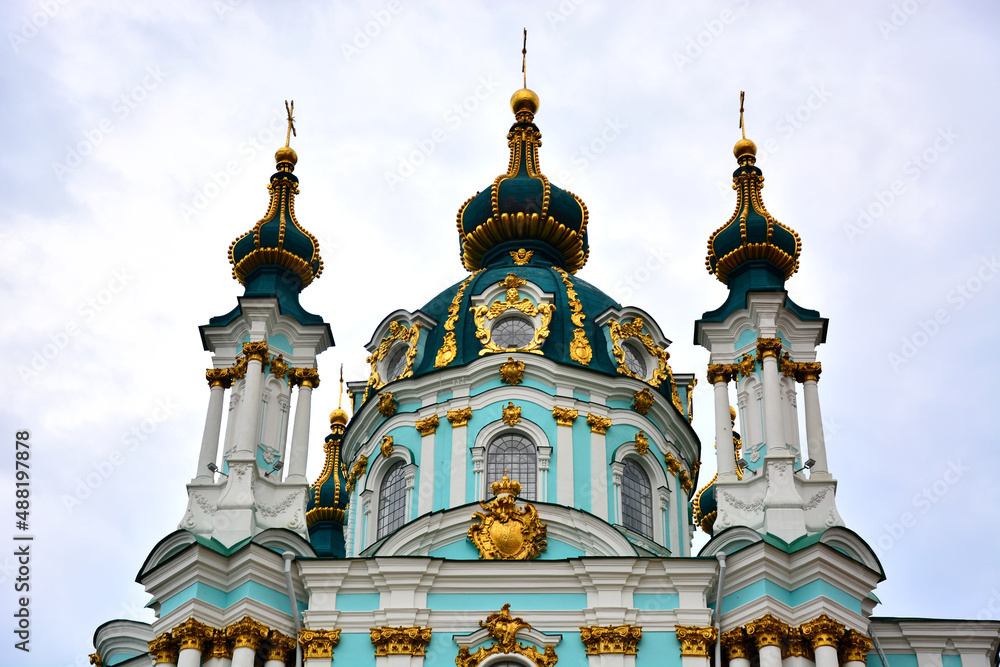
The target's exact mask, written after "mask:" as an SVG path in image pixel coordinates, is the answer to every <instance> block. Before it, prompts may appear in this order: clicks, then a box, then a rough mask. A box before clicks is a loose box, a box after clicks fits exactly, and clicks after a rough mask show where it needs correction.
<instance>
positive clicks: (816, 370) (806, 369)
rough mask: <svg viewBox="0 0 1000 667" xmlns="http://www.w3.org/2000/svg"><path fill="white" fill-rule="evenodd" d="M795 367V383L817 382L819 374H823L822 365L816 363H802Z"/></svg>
mask: <svg viewBox="0 0 1000 667" xmlns="http://www.w3.org/2000/svg"><path fill="white" fill-rule="evenodd" d="M795 366H796V368H795V380H796V382H810V381H812V382H819V374H820V373H822V372H823V364H821V363H820V362H818V361H802V362H799V363H798V364H796V365H795Z"/></svg>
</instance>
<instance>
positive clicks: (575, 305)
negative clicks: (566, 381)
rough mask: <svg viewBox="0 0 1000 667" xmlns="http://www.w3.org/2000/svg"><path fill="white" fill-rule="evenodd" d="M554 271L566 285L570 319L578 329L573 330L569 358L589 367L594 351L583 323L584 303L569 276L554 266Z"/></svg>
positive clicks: (584, 317) (584, 316)
mask: <svg viewBox="0 0 1000 667" xmlns="http://www.w3.org/2000/svg"><path fill="white" fill-rule="evenodd" d="M552 269H553V270H554V271H556V272H557V273H558V274H559V275H560V276H562V281H563V284H564V285H566V299H567V300H568V301H569V310H570V316H569V319H570V322H572V323H573V325H574V326H576V329H574V330H573V340H571V341H570V342H569V358H570V359H572V360H573V361H575V362H577V363H578V364H583V365H584V366H588V365H589V364H590V360H591V359H592V358H593V356H594V351H593V350H591V349H590V341H589V340H587V334H586V332H585V331H584V330H583V321H584V319H586V317H587V316H586V315H584V314H583V303H582V302H581V301H580V297H579V296H577V293H576V290H575V289H573V281H572V280H570V279H569V274H568V273H566V272H565V271H563V270H562V269H560V268H559V267H558V266H553V267H552Z"/></svg>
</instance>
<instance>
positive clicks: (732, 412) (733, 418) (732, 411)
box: [729, 405, 736, 424]
mask: <svg viewBox="0 0 1000 667" xmlns="http://www.w3.org/2000/svg"><path fill="white" fill-rule="evenodd" d="M729 421H731V422H732V423H734V424H735V423H736V408H734V407H733V406H731V405H730V406H729Z"/></svg>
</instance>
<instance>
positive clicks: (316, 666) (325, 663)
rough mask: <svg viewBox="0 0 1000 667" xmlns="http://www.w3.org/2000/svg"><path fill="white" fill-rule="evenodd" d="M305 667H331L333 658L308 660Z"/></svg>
mask: <svg viewBox="0 0 1000 667" xmlns="http://www.w3.org/2000/svg"><path fill="white" fill-rule="evenodd" d="M304 664H305V667H333V658H309V659H308V660H306V661H305V663H304Z"/></svg>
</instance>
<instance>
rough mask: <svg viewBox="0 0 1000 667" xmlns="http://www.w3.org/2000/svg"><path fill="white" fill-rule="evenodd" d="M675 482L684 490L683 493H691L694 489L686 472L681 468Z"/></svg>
mask: <svg viewBox="0 0 1000 667" xmlns="http://www.w3.org/2000/svg"><path fill="white" fill-rule="evenodd" d="M677 481H679V482H680V483H681V488H682V489H684V493H691V489H693V488H694V482H692V481H691V477H690V476H689V475H688V472H687V470H684V469H683V468H681V472H680V474H679V475H677Z"/></svg>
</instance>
